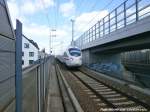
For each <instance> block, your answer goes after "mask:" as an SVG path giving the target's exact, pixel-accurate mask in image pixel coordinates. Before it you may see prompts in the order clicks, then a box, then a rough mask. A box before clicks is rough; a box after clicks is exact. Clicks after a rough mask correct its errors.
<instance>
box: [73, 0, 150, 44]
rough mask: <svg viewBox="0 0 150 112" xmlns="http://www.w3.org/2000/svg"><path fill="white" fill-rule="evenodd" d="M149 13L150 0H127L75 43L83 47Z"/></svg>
mask: <svg viewBox="0 0 150 112" xmlns="http://www.w3.org/2000/svg"><path fill="white" fill-rule="evenodd" d="M149 15H150V1H149V0H126V1H124V2H123V3H122V4H121V5H119V6H118V7H117V8H115V9H114V10H113V11H112V12H110V13H109V14H108V15H107V16H105V17H104V18H103V19H101V20H100V21H98V22H97V23H96V24H95V25H94V26H92V27H91V28H90V29H89V30H88V31H86V32H85V33H84V34H83V35H81V36H80V37H79V38H78V39H77V40H76V42H75V43H76V45H77V46H79V47H82V46H83V45H85V44H87V43H90V42H92V41H94V40H96V39H97V38H103V37H104V35H107V34H110V33H111V32H114V31H116V30H118V29H121V28H123V27H126V26H127V25H129V24H131V23H135V22H137V21H139V20H141V19H143V18H145V17H147V16H149ZM110 38H111V37H110Z"/></svg>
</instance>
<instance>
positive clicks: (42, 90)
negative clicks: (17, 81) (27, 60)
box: [22, 57, 50, 112]
mask: <svg viewBox="0 0 150 112" xmlns="http://www.w3.org/2000/svg"><path fill="white" fill-rule="evenodd" d="M49 67H50V57H48V58H47V59H44V60H43V61H42V62H40V64H36V65H34V66H32V67H31V68H28V69H26V70H25V71H23V80H22V81H23V85H22V88H23V90H22V92H23V99H22V107H23V112H43V111H44V106H45V101H46V100H45V98H46V93H47V90H48V79H49V70H50V69H49Z"/></svg>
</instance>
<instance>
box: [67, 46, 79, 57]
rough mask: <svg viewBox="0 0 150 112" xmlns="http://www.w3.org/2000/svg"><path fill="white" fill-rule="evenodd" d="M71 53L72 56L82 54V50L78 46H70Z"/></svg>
mask: <svg viewBox="0 0 150 112" xmlns="http://www.w3.org/2000/svg"><path fill="white" fill-rule="evenodd" d="M69 53H70V55H71V56H75V57H78V56H81V50H80V49H77V48H70V49H69Z"/></svg>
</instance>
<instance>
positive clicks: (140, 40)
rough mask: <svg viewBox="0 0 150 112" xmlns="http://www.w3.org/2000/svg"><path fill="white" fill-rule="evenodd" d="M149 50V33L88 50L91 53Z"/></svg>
mask: <svg viewBox="0 0 150 112" xmlns="http://www.w3.org/2000/svg"><path fill="white" fill-rule="evenodd" d="M148 48H150V31H148V32H144V33H141V34H138V35H134V36H132V37H130V38H124V39H120V40H116V41H114V42H110V43H107V44H103V45H99V46H96V47H93V48H90V50H91V52H92V53H119V52H125V51H132V50H140V49H148Z"/></svg>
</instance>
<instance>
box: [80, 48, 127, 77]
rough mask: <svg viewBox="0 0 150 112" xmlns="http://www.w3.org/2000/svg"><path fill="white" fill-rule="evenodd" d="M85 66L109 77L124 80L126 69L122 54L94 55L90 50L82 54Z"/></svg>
mask: <svg viewBox="0 0 150 112" xmlns="http://www.w3.org/2000/svg"><path fill="white" fill-rule="evenodd" d="M82 55H83V64H84V65H86V66H88V67H90V68H91V69H94V70H96V71H98V72H102V73H105V74H108V75H112V76H115V77H118V78H124V73H125V72H124V71H125V68H124V66H123V65H122V63H121V54H120V53H117V54H115V53H113V54H108V53H107V54H104V53H92V52H91V51H90V50H89V49H88V50H84V51H83V52H82Z"/></svg>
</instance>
